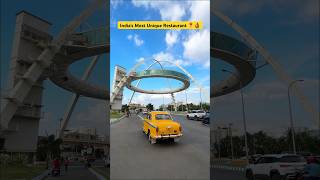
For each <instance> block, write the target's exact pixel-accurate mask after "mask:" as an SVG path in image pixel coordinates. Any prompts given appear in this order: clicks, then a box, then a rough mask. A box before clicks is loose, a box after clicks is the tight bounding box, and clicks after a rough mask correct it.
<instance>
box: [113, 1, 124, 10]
mask: <svg viewBox="0 0 320 180" xmlns="http://www.w3.org/2000/svg"><path fill="white" fill-rule="evenodd" d="M122 3H123V0H111V1H110V4H111V7H112V8H113V9H116V8H117V7H118V6H119V5H121V4H122Z"/></svg>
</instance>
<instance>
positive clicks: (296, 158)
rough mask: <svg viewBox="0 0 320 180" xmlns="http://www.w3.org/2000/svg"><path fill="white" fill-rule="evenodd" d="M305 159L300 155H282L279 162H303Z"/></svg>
mask: <svg viewBox="0 0 320 180" xmlns="http://www.w3.org/2000/svg"><path fill="white" fill-rule="evenodd" d="M305 161H306V160H305V159H304V158H303V157H302V156H283V157H281V158H280V159H279V162H288V163H292V162H305Z"/></svg>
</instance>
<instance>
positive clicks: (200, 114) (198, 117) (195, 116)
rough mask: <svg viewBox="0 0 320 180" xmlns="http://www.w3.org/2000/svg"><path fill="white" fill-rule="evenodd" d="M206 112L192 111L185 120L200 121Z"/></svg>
mask: <svg viewBox="0 0 320 180" xmlns="http://www.w3.org/2000/svg"><path fill="white" fill-rule="evenodd" d="M205 115H206V112H205V111H203V110H192V111H191V112H189V113H188V114H187V119H194V120H197V121H199V120H201V119H203V118H204V117H205Z"/></svg>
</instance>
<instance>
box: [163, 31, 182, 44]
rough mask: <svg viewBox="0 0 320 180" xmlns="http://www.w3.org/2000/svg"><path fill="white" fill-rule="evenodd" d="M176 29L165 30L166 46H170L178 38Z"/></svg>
mask: <svg viewBox="0 0 320 180" xmlns="http://www.w3.org/2000/svg"><path fill="white" fill-rule="evenodd" d="M178 34H179V33H178V31H167V32H166V38H165V40H166V43H167V46H168V47H172V46H173V45H174V44H175V43H176V42H177V40H178Z"/></svg>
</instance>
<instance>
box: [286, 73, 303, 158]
mask: <svg viewBox="0 0 320 180" xmlns="http://www.w3.org/2000/svg"><path fill="white" fill-rule="evenodd" d="M297 82H303V80H302V79H298V80H294V81H291V82H290V84H289V85H288V102H289V103H288V106H289V117H290V129H291V139H292V147H293V153H294V154H297V150H296V141H295V133H294V125H293V119H292V109H291V99H290V88H291V87H292V86H293V85H294V84H295V83H297Z"/></svg>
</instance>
